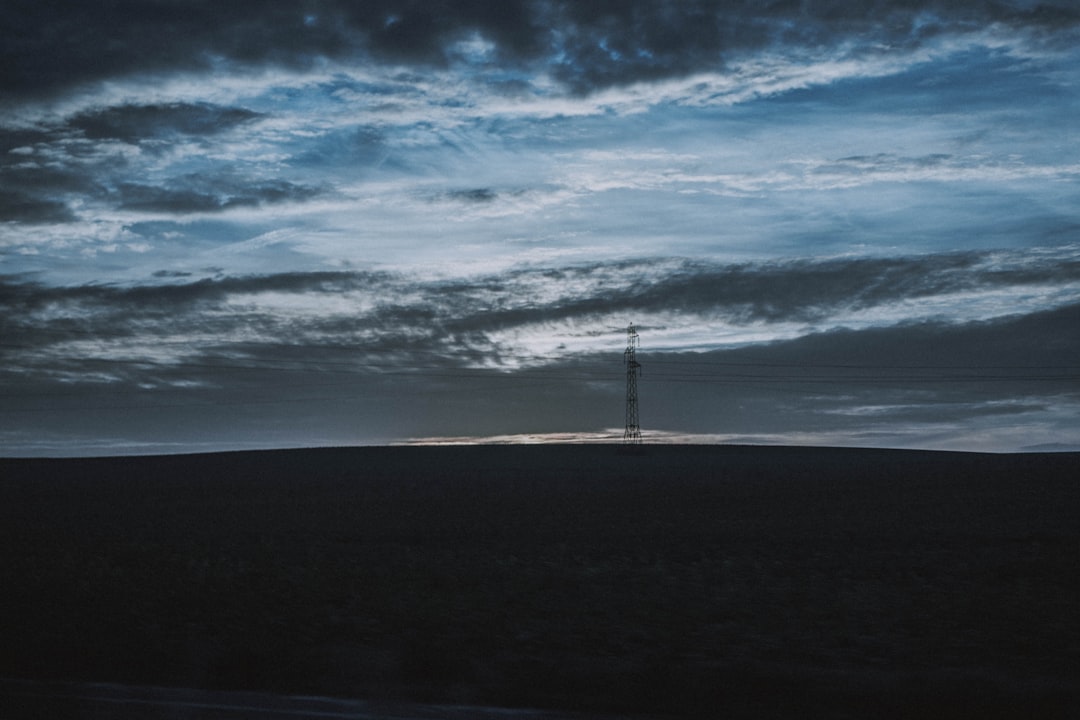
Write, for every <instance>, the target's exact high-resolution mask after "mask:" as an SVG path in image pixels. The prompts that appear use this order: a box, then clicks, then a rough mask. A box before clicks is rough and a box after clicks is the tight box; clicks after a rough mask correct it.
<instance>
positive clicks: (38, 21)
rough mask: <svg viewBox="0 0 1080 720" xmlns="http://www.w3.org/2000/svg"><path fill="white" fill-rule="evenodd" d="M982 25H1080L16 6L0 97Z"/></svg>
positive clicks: (1049, 13)
mask: <svg viewBox="0 0 1080 720" xmlns="http://www.w3.org/2000/svg"><path fill="white" fill-rule="evenodd" d="M991 22H997V23H1003V24H1007V25H1012V26H1014V27H1016V28H1023V27H1027V28H1032V29H1034V30H1037V31H1039V32H1041V33H1043V34H1047V35H1049V34H1054V33H1060V32H1061V31H1062V30H1064V29H1068V28H1073V27H1075V26H1076V25H1077V24H1078V22H1080V10H1078V9H1077V8H1076V7H1075V5H1074V4H1072V3H1066V2H1052V1H1044V2H1038V3H1034V4H1032V3H1027V2H1009V1H1008V0H969V1H968V2H963V3H947V2H942V1H941V0H878V1H877V2H865V3H858V2H832V1H827V0H822V1H820V2H817V1H812V2H786V1H777V2H769V3H762V2H759V1H757V0H684V1H682V2H677V3H657V2H652V1H651V0H592V1H591V2H587V3H586V2H576V1H572V0H456V1H453V2H451V1H449V0H441V1H440V0H425V1H424V2H419V1H417V0H369V1H368V2H363V3H353V2H345V1H344V0H321V1H320V0H309V1H308V2H305V3H299V4H298V3H294V2H284V1H277V2H255V0H236V1H234V2H229V3H221V2H210V1H209V0H203V1H199V0H189V1H187V2H164V3H145V2H137V1H136V0H112V1H111V2H101V3H94V4H93V5H92V6H90V5H87V4H86V3H82V2H73V1H71V0H69V1H66V2H64V1H61V2H53V3H41V2H37V1H35V0H13V1H12V2H8V3H5V4H4V6H3V11H2V14H0V28H3V30H0V77H3V78H4V81H3V94H4V95H6V96H8V97H12V96H25V95H34V94H51V93H54V92H56V91H59V90H62V89H63V88H66V87H71V86H73V85H78V84H81V83H85V82H91V81H97V80H103V79H106V78H111V77H118V76H123V75H127V74H133V73H155V72H169V71H177V70H206V69H210V68H211V67H212V66H213V65H214V64H215V63H217V62H220V61H221V60H222V59H224V60H225V61H233V62H237V63H242V64H251V65H265V64H272V65H282V66H307V65H309V64H311V63H313V62H314V61H315V60H317V59H318V58H326V57H329V58H347V57H363V56H371V57H374V58H376V59H382V60H386V61H390V62H394V63H410V64H417V65H427V66H431V65H442V64H446V63H449V62H452V61H454V58H455V43H457V42H458V41H460V40H462V39H467V38H469V37H470V36H471V35H472V34H474V33H475V34H478V35H480V36H481V37H484V38H486V39H488V40H489V41H490V42H492V43H493V44H494V57H493V58H491V60H490V61H491V62H494V63H495V64H497V65H499V66H502V67H507V66H513V65H518V66H524V65H535V64H537V63H539V64H551V65H553V66H554V67H555V69H556V73H557V75H558V77H560V78H561V79H562V80H563V81H564V82H566V83H567V84H568V85H569V86H571V87H573V88H574V89H576V90H579V91H587V90H590V89H594V88H597V87H603V86H606V85H610V84H614V83H624V82H630V81H634V80H640V79H648V78H656V77H663V76H670V75H673V74H684V73H687V72H691V71H693V70H695V69H701V68H713V69H715V68H717V67H719V66H720V65H721V64H722V63H723V61H724V59H725V58H726V57H727V55H728V54H730V53H731V52H733V51H738V50H740V49H745V48H755V47H763V46H766V45H772V44H780V43H789V44H798V45H803V46H811V47H813V46H820V45H822V44H830V43H835V42H842V41H844V40H849V39H856V38H858V39H859V40H860V42H865V43H866V44H867V45H878V46H880V44H882V43H887V44H892V45H896V44H902V43H907V44H915V43H918V42H920V41H922V40H923V39H925V38H926V37H928V36H932V35H934V34H937V33H940V32H944V31H947V30H949V29H953V28H959V29H968V28H971V27H972V26H975V25H978V24H986V23H991Z"/></svg>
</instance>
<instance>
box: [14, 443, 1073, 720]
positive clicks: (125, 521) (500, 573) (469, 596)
mask: <svg viewBox="0 0 1080 720" xmlns="http://www.w3.org/2000/svg"><path fill="white" fill-rule="evenodd" d="M1077 517H1080V455H1076V454H1058V455H1017V456H1001V455H997V456H994V455H972V454H949V453H920V452H901V451H875V450H829V449H796V448H740V447H670V446H669V447H649V448H647V449H646V453H645V454H644V455H637V456H633V455H624V454H620V453H619V452H618V449H617V448H614V447H607V446H566V447H552V446H533V447H473V448H361V449H335V450H306V451H289V452H267V453H230V454H222V455H204V456H179V457H169V458H126V459H101V460H0V542H2V549H0V588H3V589H2V591H0V603H2V605H0V675H6V676H12V677H34V678H63V679H87V680H107V681H117V682H130V683H145V684H172V685H178V686H188V687H212V688H222V689H250V690H268V691H274V692H293V693H311V694H330V695H340V696H354V697H384V698H400V699H411V700H419V701H430V702H463V703H476V704H480V703H482V704H492V705H507V706H539V707H554V708H564V709H567V708H568V709H578V710H588V711H604V712H618V713H662V714H671V715H684V716H703V717H706V716H718V715H726V716H728V717H740V716H745V717H761V716H763V715H765V716H768V715H771V714H780V715H796V716H800V717H813V716H815V715H817V716H848V715H850V716H853V717H861V716H867V715H869V716H874V717H907V716H911V715H913V714H918V715H920V716H921V717H959V716H972V715H976V716H982V717H1016V716H1020V715H1023V716H1031V717H1070V716H1075V713H1076V712H1077V711H1078V710H1080V690H1078V686H1077V682H1076V680H1075V678H1078V677H1080V601H1078V599H1077V598H1078V597H1080V523H1078V522H1077Z"/></svg>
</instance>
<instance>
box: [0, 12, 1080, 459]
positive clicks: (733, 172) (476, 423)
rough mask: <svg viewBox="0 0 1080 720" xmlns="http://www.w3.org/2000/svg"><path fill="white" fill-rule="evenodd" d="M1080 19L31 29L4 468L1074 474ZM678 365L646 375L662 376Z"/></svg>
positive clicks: (16, 117)
mask: <svg viewBox="0 0 1080 720" xmlns="http://www.w3.org/2000/svg"><path fill="white" fill-rule="evenodd" d="M1078 39H1080V9H1077V8H1076V6H1075V4H1074V3H1071V2H1064V1H1060V2H1059V1H1049V2H1038V1H1036V0H986V1H985V2H979V1H976V2H966V3H960V4H955V3H943V2H936V1H931V0H925V1H922V2H920V1H918V0H916V1H904V2H899V1H896V2H890V1H888V0H882V1H879V2H872V3H855V2H850V3H844V2H841V3H836V2H814V1H811V0H806V1H802V2H786V1H779V0H778V1H777V2H769V3H761V2H749V1H738V0H717V1H713V2H708V1H706V0H699V1H696V2H692V1H687V2H678V3H664V2H643V1H633V0H627V1H623V2H589V3H575V2H566V1H557V0H547V1H540V0H537V1H532V2H524V1H521V2H514V1H502V2H493V1H487V0H464V1H459V2H450V1H446V2H423V3H417V2H405V1H403V0H382V1H378V2H365V3H348V2H330V1H324V0H309V1H307V2H303V3H293V2H259V3H249V2H236V3H227V4H223V3H208V2H184V3H179V2H177V3H172V2H165V3H153V4H149V3H141V2H106V3H101V4H96V5H95V6H93V7H89V6H86V5H85V4H83V3H74V2H71V3H65V2H61V3H53V4H49V5H48V6H46V5H43V4H40V3H31V2H14V3H6V4H5V5H4V7H3V9H0V68H2V69H3V72H2V74H0V77H2V78H3V79H2V80H0V356H2V357H3V361H4V362H3V367H2V369H0V395H2V396H3V403H2V405H0V454H81V453H98V452H130V451H140V450H189V449H201V448H215V449H216V448H226V447H249V446H260V447H262V446H282V445H305V444H326V443H340V444H349V443H365V442H393V441H403V440H409V439H416V438H423V437H480V436H488V435H492V436H506V435H524V434H537V433H540V434H543V433H557V434H558V435H557V437H560V438H561V437H575V436H576V435H575V433H576V434H578V435H580V436H581V437H583V438H584V437H596V436H598V435H599V436H601V437H603V436H605V434H610V435H611V436H612V437H616V438H617V437H618V435H619V433H620V431H621V428H620V427H619V426H620V424H621V419H622V401H623V387H622V382H623V379H624V377H623V374H622V373H623V370H622V365H621V353H622V348H623V344H624V342H625V327H626V325H627V324H628V323H629V322H631V321H632V322H635V323H637V325H638V328H639V330H640V332H641V334H642V362H643V364H644V365H645V372H646V375H645V376H644V377H643V378H642V381H641V392H642V421H643V424H644V425H645V427H646V429H651V430H655V431H657V433H659V434H658V435H657V437H660V434H662V435H663V436H664V437H669V436H670V437H690V436H692V437H694V438H703V437H704V438H710V437H711V438H714V439H719V440H728V441H746V442H816V443H828V444H860V445H893V446H917V447H943V448H953V449H988V450H1015V449H1019V448H1023V447H1031V446H1045V447H1050V446H1061V447H1064V446H1075V445H1080V377H1078V374H1080V362H1078V361H1080V340H1078V337H1077V336H1078V333H1076V331H1075V328H1076V327H1077V326H1078V325H1077V324H1076V320H1077V319H1078V318H1077V315H1078V313H1080V209H1078V208H1080V192H1078V183H1077V180H1078V179H1080V129H1078V128H1077V125H1076V122H1075V117H1076V114H1077V110H1078V109H1080V107H1078V106H1080V90H1078V80H1080V70H1078V68H1080V62H1078V61H1080V50H1077V48H1078V47H1080V44H1078V43H1077V40H1078ZM650 359H651V361H652V365H650Z"/></svg>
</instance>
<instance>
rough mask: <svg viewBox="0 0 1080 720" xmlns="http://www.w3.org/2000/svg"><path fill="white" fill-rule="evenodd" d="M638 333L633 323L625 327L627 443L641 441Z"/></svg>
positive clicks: (624, 434) (624, 438)
mask: <svg viewBox="0 0 1080 720" xmlns="http://www.w3.org/2000/svg"><path fill="white" fill-rule="evenodd" d="M637 348H638V334H637V330H635V329H634V323H630V325H629V326H628V327H627V328H626V352H624V353H623V362H624V363H625V364H626V430H625V432H623V442H624V443H627V444H629V445H638V444H640V443H641V425H640V424H639V423H638V407H637V379H638V374H639V373H640V372H641V363H639V362H638V361H637Z"/></svg>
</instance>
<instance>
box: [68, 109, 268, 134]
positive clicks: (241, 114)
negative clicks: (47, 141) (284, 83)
mask: <svg viewBox="0 0 1080 720" xmlns="http://www.w3.org/2000/svg"><path fill="white" fill-rule="evenodd" d="M258 117H260V114H259V113H256V112H253V111H251V110H247V109H245V108H236V107H221V106H218V105H211V104H209V103H168V104H163V105H118V106H115V107H107V108H100V109H97V110H93V111H88V112H84V113H80V114H78V115H76V116H74V117H73V118H71V119H70V120H69V121H68V125H69V126H70V127H71V128H74V129H75V130H78V131H79V132H81V133H82V135H83V136H84V137H86V138H88V139H91V140H121V141H123V142H126V143H137V142H139V141H140V140H143V139H148V138H162V137H169V136H172V135H213V134H215V133H220V132H223V131H225V130H230V129H232V128H234V127H236V126H237V125H240V124H242V123H245V122H249V121H251V120H253V119H255V118H258Z"/></svg>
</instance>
